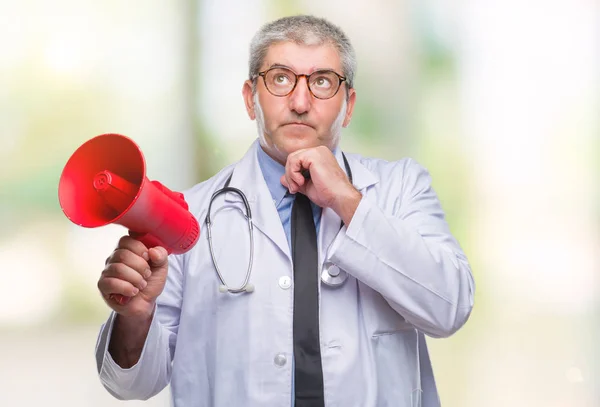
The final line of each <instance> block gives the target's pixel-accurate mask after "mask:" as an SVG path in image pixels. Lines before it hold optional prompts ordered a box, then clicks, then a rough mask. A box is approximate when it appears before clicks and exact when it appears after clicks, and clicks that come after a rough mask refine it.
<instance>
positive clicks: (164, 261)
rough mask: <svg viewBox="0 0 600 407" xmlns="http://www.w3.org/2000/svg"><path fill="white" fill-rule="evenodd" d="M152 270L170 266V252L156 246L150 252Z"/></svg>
mask: <svg viewBox="0 0 600 407" xmlns="http://www.w3.org/2000/svg"><path fill="white" fill-rule="evenodd" d="M148 253H149V255H150V266H151V268H152V269H157V268H158V269H163V268H166V267H168V265H169V252H167V249H165V248H164V247H161V246H156V247H153V248H151V249H150V250H149V251H148Z"/></svg>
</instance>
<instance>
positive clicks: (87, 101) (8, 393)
mask: <svg viewBox="0 0 600 407" xmlns="http://www.w3.org/2000/svg"><path fill="white" fill-rule="evenodd" d="M296 13H309V14H315V15H319V16H323V17H326V18H329V19H330V20H331V21H333V22H334V23H336V24H337V25H339V26H341V27H342V29H344V30H345V31H346V33H347V34H348V35H349V37H350V39H351V41H352V42H353V44H354V46H355V49H356V52H357V56H358V74H357V78H356V88H357V95H358V99H357V105H356V108H355V114H354V118H353V120H352V123H351V125H350V126H349V127H348V128H347V129H346V130H345V131H344V133H343V137H342V148H343V149H344V150H346V151H350V152H360V153H362V154H364V155H369V156H378V157H382V158H385V159H389V160H396V159H399V158H401V157H404V156H411V157H414V158H416V159H417V160H418V161H419V162H420V163H421V164H422V165H424V166H425V167H427V168H428V169H429V170H430V172H431V174H432V177H433V184H434V188H435V189H436V191H437V192H438V194H439V196H440V199H441V201H442V205H443V207H444V209H445V211H446V213H447V218H448V222H449V224H450V226H451V229H452V231H453V233H454V234H455V235H456V236H457V237H458V239H459V241H460V242H461V245H462V246H463V248H464V250H465V252H466V254H467V256H468V257H469V259H470V260H471V263H472V266H473V271H474V274H475V279H476V283H477V293H476V301H475V304H476V305H475V309H474V311H473V314H472V317H471V319H470V320H469V322H468V323H467V325H466V326H465V327H464V328H463V329H462V330H461V331H459V332H458V333H457V334H456V335H454V336H453V337H451V338H449V339H445V340H431V339H430V340H429V344H430V347H431V353H432V359H433V365H434V371H435V375H436V379H437V382H438V386H439V390H440V397H441V399H442V405H443V406H444V407H506V406H511V407H525V406H526V407H597V406H599V405H600V381H599V379H598V374H599V373H600V369H599V363H598V362H599V359H598V356H599V355H600V352H599V351H598V348H599V345H598V343H599V342H598V338H599V335H598V326H599V324H598V319H599V317H600V312H599V299H600V292H599V288H598V280H599V279H598V271H599V270H600V267H599V266H600V256H599V253H600V250H599V248H600V234H599V230H598V226H599V224H600V222H599V218H600V216H599V215H600V194H599V192H600V187H599V185H600V183H599V181H600V180H599V179H598V178H599V177H598V174H599V173H600V171H599V170H600V166H599V164H598V162H599V158H600V120H599V116H600V115H599V112H600V55H599V54H600V34H599V31H598V27H599V26H600V17H599V16H600V4H599V3H598V2H597V1H593V0H582V1H571V0H550V1H541V0H537V1H528V2H519V1H516V0H506V1H500V0H478V1H474V0H471V1H458V2H457V1H449V0H439V1H433V0H419V1H416V0H415V1H407V0H396V1H385V0H371V1H370V2H366V1H341V0H331V1H318V0H305V1H296V0H287V1H276V0H249V1H243V0H230V1H216V0H204V1H202V0H196V1H191V0H187V1H183V0H174V1H170V2H162V1H139V0H134V1H129V2H122V1H116V0H105V1H102V2H99V1H92V0H79V1H75V0H55V1H52V2H47V1H42V0H24V1H20V2H9V1H7V0H0V225H1V226H0V259H1V261H2V263H1V264H2V267H0V283H1V284H2V295H0V360H1V363H0V406H40V405H43V406H54V405H56V406H63V407H64V406H118V405H123V404H124V403H122V402H119V401H117V400H115V399H113V398H112V397H111V396H110V395H109V394H108V393H107V392H106V391H105V390H104V389H103V388H102V386H101V385H100V383H99V381H98V379H97V377H96V372H95V364H94V357H93V352H94V345H95V340H96V335H97V332H98V328H99V326H100V324H101V323H102V322H103V321H104V319H105V318H106V317H107V315H108V309H107V308H106V307H105V306H104V303H103V302H102V300H101V298H100V296H99V295H98V294H97V291H96V281H97V278H98V276H99V273H100V271H101V270H102V267H103V265H104V259H105V258H106V257H107V256H108V255H109V253H110V252H111V251H112V249H113V247H114V245H115V244H116V241H117V239H118V237H119V236H120V235H121V234H123V233H124V230H123V229H122V228H121V227H119V226H108V227H104V228H99V229H83V228H79V227H77V226H75V225H73V224H71V223H70V222H69V221H68V220H67V218H66V217H65V216H64V215H63V213H62V211H61V209H60V207H59V205H58V199H57V186H58V179H59V177H60V173H61V171H62V168H63V166H64V165H65V163H66V161H67V160H68V158H69V157H70V155H71V154H72V153H73V152H74V151H75V149H76V148H77V147H78V146H79V145H80V144H82V143H83V142H84V141H86V140H88V139H90V138H92V137H94V136H96V135H98V134H103V133H109V132H115V133H120V134H124V135H127V136H129V137H131V138H133V139H134V140H135V141H136V142H138V144H139V145H140V146H141V147H142V150H143V151H144V155H145V156H146V160H147V163H148V177H149V178H150V179H157V180H160V181H161V182H162V183H164V184H165V185H167V186H169V187H170V188H171V189H174V190H183V189H186V188H189V187H191V186H192V185H194V184H195V183H197V182H200V181H202V180H204V179H206V178H208V177H210V176H211V175H213V174H214V173H216V172H217V171H218V170H219V169H220V168H222V167H223V166H225V165H227V164H230V163H232V162H234V161H236V160H237V159H239V158H240V157H241V156H242V154H243V153H244V152H245V150H246V149H247V148H248V146H249V145H250V143H251V142H252V141H253V140H254V138H255V137H256V129H255V123H254V122H251V121H250V120H249V119H248V118H247V116H246V113H245V109H244V105H243V101H242V97H241V88H242V83H243V81H244V80H245V79H246V77H247V71H248V68H247V60H248V46H249V42H250V39H251V37H252V35H253V34H254V33H255V32H256V31H257V30H258V29H259V27H260V26H261V25H262V24H263V23H265V22H267V21H270V20H272V19H275V18H277V17H281V16H284V15H289V14H296ZM125 404H126V405H130V406H138V405H150V406H166V405H168V389H167V390H165V391H163V392H162V393H161V394H160V395H158V396H157V397H155V398H154V399H152V400H150V401H148V402H147V403H141V402H130V403H125Z"/></svg>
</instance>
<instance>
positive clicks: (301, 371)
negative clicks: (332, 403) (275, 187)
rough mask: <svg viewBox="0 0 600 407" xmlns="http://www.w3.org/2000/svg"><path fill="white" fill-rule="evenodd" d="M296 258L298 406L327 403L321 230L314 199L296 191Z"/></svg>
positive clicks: (296, 398) (296, 381)
mask: <svg viewBox="0 0 600 407" xmlns="http://www.w3.org/2000/svg"><path fill="white" fill-rule="evenodd" d="M291 223H292V231H291V235H292V257H293V260H294V363H295V367H294V386H295V407H323V406H324V405H325V402H324V397H323V368H322V366H321V347H320V345H319V270H318V254H317V233H316V230H315V224H314V221H313V214H312V209H311V206H310V200H309V199H308V198H307V197H306V196H305V195H302V194H300V193H297V194H296V199H295V200H294V206H293V207H292V220H291Z"/></svg>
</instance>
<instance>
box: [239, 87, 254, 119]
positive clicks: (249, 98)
mask: <svg viewBox="0 0 600 407" xmlns="http://www.w3.org/2000/svg"><path fill="white" fill-rule="evenodd" d="M242 95H243V96H244V104H245V105H246V112H248V116H249V117H250V120H254V119H256V113H255V112H254V95H253V94H252V81H251V80H247V81H245V82H244V86H243V87H242Z"/></svg>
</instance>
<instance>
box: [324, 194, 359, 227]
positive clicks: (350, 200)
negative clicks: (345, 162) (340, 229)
mask: <svg viewBox="0 0 600 407" xmlns="http://www.w3.org/2000/svg"><path fill="white" fill-rule="evenodd" d="M361 199H362V194H361V193H360V192H359V191H358V190H357V189H356V188H354V186H352V185H350V186H349V188H348V189H346V190H344V191H343V192H342V193H340V194H338V195H337V196H336V199H335V201H334V203H333V205H332V206H331V209H333V210H334V212H335V213H337V215H338V216H339V217H340V218H341V219H342V221H343V222H344V224H345V225H346V226H347V225H349V224H350V222H351V221H352V217H353V216H354V213H355V212H356V208H358V205H359V204H360V201H361Z"/></svg>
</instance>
